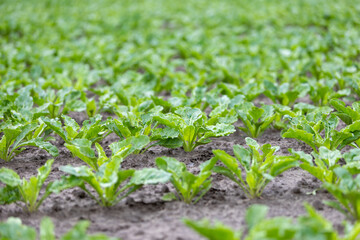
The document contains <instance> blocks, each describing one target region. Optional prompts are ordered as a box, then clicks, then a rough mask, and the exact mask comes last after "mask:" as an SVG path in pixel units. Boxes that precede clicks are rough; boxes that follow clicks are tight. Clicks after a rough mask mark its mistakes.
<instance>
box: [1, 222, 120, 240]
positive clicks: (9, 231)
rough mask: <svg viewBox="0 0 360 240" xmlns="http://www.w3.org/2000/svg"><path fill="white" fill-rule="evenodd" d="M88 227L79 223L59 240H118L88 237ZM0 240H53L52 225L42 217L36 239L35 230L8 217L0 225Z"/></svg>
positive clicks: (101, 236) (94, 235)
mask: <svg viewBox="0 0 360 240" xmlns="http://www.w3.org/2000/svg"><path fill="white" fill-rule="evenodd" d="M89 225H90V222H89V221H79V222H77V223H76V224H75V226H74V227H73V228H72V229H70V230H69V231H68V232H67V233H65V234H64V235H63V236H62V237H60V238H58V239H59V240H78V239H81V240H120V239H118V238H112V237H107V236H106V235H104V234H93V235H88V234H87V233H86V231H87V229H88V227H89ZM0 239H1V240H19V239H21V240H36V239H39V240H55V239H57V238H56V236H55V232H54V224H53V222H52V221H51V219H50V218H49V217H44V218H43V219H42V220H41V223H40V234H39V236H38V237H37V234H36V230H35V229H34V228H32V227H28V226H26V225H23V224H22V222H21V219H20V218H14V217H10V218H8V219H7V221H6V222H2V223H0Z"/></svg>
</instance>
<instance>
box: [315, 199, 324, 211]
mask: <svg viewBox="0 0 360 240" xmlns="http://www.w3.org/2000/svg"><path fill="white" fill-rule="evenodd" d="M313 206H314V208H315V209H316V210H324V204H323V203H322V202H321V201H320V200H315V201H314V202H313Z"/></svg>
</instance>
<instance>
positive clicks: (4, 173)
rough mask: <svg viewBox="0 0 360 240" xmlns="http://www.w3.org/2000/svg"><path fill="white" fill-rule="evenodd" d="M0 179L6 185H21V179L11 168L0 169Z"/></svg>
mask: <svg viewBox="0 0 360 240" xmlns="http://www.w3.org/2000/svg"><path fill="white" fill-rule="evenodd" d="M0 181H1V182H2V183H4V184H6V185H8V186H11V187H17V186H19V185H21V182H22V181H21V179H20V177H19V175H18V174H17V173H16V172H14V171H13V170H11V169H8V168H1V169H0Z"/></svg>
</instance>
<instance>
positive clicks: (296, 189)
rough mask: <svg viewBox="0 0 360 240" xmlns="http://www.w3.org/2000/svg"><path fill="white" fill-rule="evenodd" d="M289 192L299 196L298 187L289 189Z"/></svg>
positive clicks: (299, 190)
mask: <svg viewBox="0 0 360 240" xmlns="http://www.w3.org/2000/svg"><path fill="white" fill-rule="evenodd" d="M291 192H292V193H294V194H301V189H300V188H298V187H294V188H293V189H291Z"/></svg>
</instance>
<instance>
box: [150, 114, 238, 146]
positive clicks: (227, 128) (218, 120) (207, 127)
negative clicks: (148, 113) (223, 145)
mask: <svg viewBox="0 0 360 240" xmlns="http://www.w3.org/2000/svg"><path fill="white" fill-rule="evenodd" d="M234 115H235V113H234V112H233V111H229V110H227V109H220V108H219V110H218V111H214V113H213V114H210V118H209V119H208V118H207V117H206V115H205V113H203V112H202V111H201V110H200V109H197V108H190V107H183V108H178V109H177V110H176V111H175V113H167V114H162V113H160V114H158V115H156V116H154V120H155V121H158V122H159V123H160V124H163V125H165V126H168V127H169V128H171V129H174V130H176V132H177V134H178V137H177V138H178V139H180V140H181V141H182V143H183V144H182V146H183V148H184V150H185V151H186V152H191V151H192V150H194V148H195V147H197V146H199V145H203V144H207V143H210V142H211V140H210V138H211V137H221V136H227V135H229V134H231V133H233V132H235V128H234V126H233V125H232V123H234V122H235V121H236V118H234Z"/></svg>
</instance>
